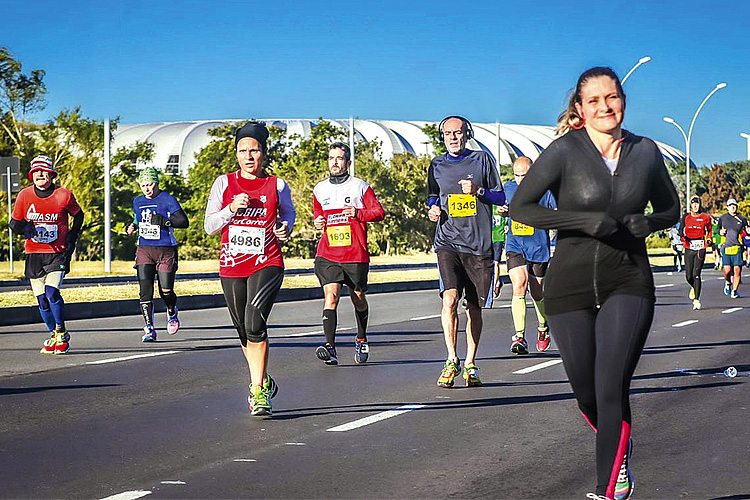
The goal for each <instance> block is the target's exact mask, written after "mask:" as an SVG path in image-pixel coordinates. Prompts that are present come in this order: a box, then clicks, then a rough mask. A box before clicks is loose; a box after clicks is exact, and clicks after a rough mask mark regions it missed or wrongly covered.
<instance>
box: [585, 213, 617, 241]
mask: <svg viewBox="0 0 750 500" xmlns="http://www.w3.org/2000/svg"><path fill="white" fill-rule="evenodd" d="M592 229H593V230H592V232H591V235H592V236H593V237H594V238H596V239H598V240H600V239H602V238H606V237H607V236H612V235H613V234H615V233H616V232H617V230H618V229H619V225H618V224H617V221H616V220H614V219H613V218H612V217H610V216H609V215H606V214H605V215H604V216H603V217H602V218H601V219H600V220H599V221H598V222H597V223H596V224H595V225H594V227H593V228H592Z"/></svg>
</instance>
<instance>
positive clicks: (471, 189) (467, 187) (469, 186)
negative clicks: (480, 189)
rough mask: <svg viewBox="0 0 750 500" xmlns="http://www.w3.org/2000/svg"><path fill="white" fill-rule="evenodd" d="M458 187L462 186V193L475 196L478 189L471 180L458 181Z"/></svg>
mask: <svg viewBox="0 0 750 500" xmlns="http://www.w3.org/2000/svg"><path fill="white" fill-rule="evenodd" d="M458 185H459V186H461V191H462V192H463V193H464V194H475V193H476V192H477V188H476V186H475V185H474V184H473V183H472V182H471V179H461V180H460V181H458Z"/></svg>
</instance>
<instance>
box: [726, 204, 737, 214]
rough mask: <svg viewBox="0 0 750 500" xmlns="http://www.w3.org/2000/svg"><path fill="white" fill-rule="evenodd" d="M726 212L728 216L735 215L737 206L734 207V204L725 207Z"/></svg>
mask: <svg viewBox="0 0 750 500" xmlns="http://www.w3.org/2000/svg"><path fill="white" fill-rule="evenodd" d="M727 212H729V214H730V215H734V214H736V213H737V205H734V204H732V205H729V206H728V207H727Z"/></svg>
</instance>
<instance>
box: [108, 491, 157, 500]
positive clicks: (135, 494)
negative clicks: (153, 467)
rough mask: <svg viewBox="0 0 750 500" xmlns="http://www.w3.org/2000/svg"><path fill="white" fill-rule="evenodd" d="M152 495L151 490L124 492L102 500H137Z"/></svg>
mask: <svg viewBox="0 0 750 500" xmlns="http://www.w3.org/2000/svg"><path fill="white" fill-rule="evenodd" d="M150 494H151V491H150V490H133V491H124V492H122V493H118V494H117V495H112V496H109V497H105V498H102V500H135V499H136V498H142V497H145V496H146V495H150Z"/></svg>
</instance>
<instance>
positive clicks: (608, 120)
mask: <svg viewBox="0 0 750 500" xmlns="http://www.w3.org/2000/svg"><path fill="white" fill-rule="evenodd" d="M576 110H577V111H578V114H579V115H581V116H582V117H583V118H584V120H586V128H587V129H592V130H595V131H597V132H601V133H604V134H612V133H616V132H619V131H620V128H621V126H622V120H623V118H624V116H625V100H624V99H623V97H622V96H621V95H620V93H619V92H618V91H617V85H616V84H615V81H614V80H613V79H612V78H610V77H608V76H597V77H594V78H589V79H588V80H587V81H586V83H584V84H583V86H582V87H581V102H580V103H576Z"/></svg>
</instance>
